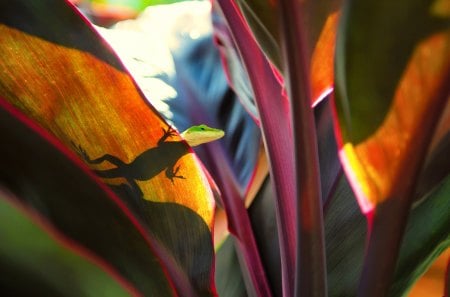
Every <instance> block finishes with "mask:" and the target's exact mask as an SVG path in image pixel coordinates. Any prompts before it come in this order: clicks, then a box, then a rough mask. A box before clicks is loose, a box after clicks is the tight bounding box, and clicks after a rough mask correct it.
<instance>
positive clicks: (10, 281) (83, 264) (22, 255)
mask: <svg viewBox="0 0 450 297" xmlns="http://www.w3.org/2000/svg"><path fill="white" fill-rule="evenodd" d="M0 217H1V218H2V224H0V237H1V238H2V244H1V245H0V263H1V265H0V271H1V274H0V275H1V276H0V287H1V288H2V294H7V295H10V296H25V295H27V296H30V295H35V296H36V295H39V296H50V295H52V296H56V295H64V296H74V297H75V296H141V294H140V293H139V292H137V291H136V289H135V288H133V287H132V286H131V285H130V284H129V283H128V282H126V281H125V280H124V279H122V278H121V277H120V275H119V274H117V272H116V271H114V270H113V269H112V268H111V267H109V266H108V265H106V264H105V263H104V262H103V261H102V260H100V259H99V258H97V257H95V256H94V255H92V254H91V253H89V252H87V251H86V250H85V249H83V248H82V247H80V246H77V245H76V244H75V243H74V242H72V241H71V240H69V239H68V238H65V237H64V236H63V235H62V234H60V233H58V232H57V231H56V230H54V228H53V227H52V226H51V225H50V224H48V222H45V220H43V219H42V218H41V217H39V216H38V215H37V214H36V213H33V212H31V211H30V210H29V209H26V208H25V207H24V205H21V203H19V202H18V201H15V198H14V197H13V196H12V195H11V194H10V193H7V192H6V191H4V190H2V189H0Z"/></svg>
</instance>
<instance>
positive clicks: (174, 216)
mask: <svg viewBox="0 0 450 297" xmlns="http://www.w3.org/2000/svg"><path fill="white" fill-rule="evenodd" d="M175 135H176V134H175V130H173V129H172V128H168V129H167V130H164V129H163V135H162V136H161V138H160V139H159V140H158V142H157V145H156V146H155V147H152V148H149V149H147V150H145V151H144V152H142V153H141V154H139V155H138V156H137V157H136V158H135V159H134V160H132V161H131V162H129V163H126V162H124V161H122V160H121V159H119V158H118V157H116V156H114V155H111V154H104V155H103V156H101V157H99V158H96V159H91V158H90V156H89V155H88V154H87V152H86V151H85V150H84V149H83V148H82V146H80V145H78V146H77V145H75V143H72V145H73V146H74V147H75V149H76V150H77V152H78V154H79V155H80V156H81V157H82V158H83V159H84V160H85V161H86V162H87V163H88V164H101V163H103V162H109V163H110V164H112V165H114V166H115V167H113V168H110V169H105V170H93V171H94V173H96V175H98V176H99V177H101V178H104V179H112V178H124V179H125V180H126V183H122V184H118V185H114V184H109V187H110V188H111V190H112V191H113V192H115V193H116V194H117V196H118V197H120V198H121V199H122V201H124V202H125V203H126V205H127V206H128V207H129V208H130V209H131V210H132V212H133V213H134V214H135V215H136V216H137V217H139V218H140V221H141V222H142V223H143V224H144V225H145V226H146V227H147V230H148V232H149V233H150V234H151V235H152V236H155V237H156V238H157V239H158V240H159V241H160V242H161V243H162V244H163V245H164V246H165V247H166V248H167V249H168V250H169V251H170V255H171V256H172V257H173V258H174V260H175V261H176V262H177V263H178V265H180V267H181V268H182V269H183V271H185V272H186V275H187V276H188V278H189V280H190V283H191V284H192V285H193V288H194V290H195V291H196V293H197V295H198V296H213V295H214V293H213V292H212V291H211V287H210V280H211V278H212V277H213V269H212V267H213V258H214V248H213V245H212V235H211V232H210V230H209V228H208V226H207V225H206V223H205V221H204V220H203V219H202V218H201V217H200V216H199V215H198V214H197V213H195V212H194V211H193V210H191V209H189V208H187V207H186V206H183V205H180V204H177V203H168V202H164V203H161V202H153V201H149V200H146V199H143V198H144V194H143V192H142V190H141V188H140V187H139V185H138V184H137V182H136V181H146V180H150V179H152V178H153V177H155V176H157V175H158V174H160V173H161V172H163V171H164V172H165V176H166V177H167V178H168V179H170V180H171V181H172V182H174V179H176V178H178V179H185V177H184V176H182V175H180V174H179V170H180V166H176V164H177V162H178V160H179V159H180V158H181V157H182V156H184V155H185V154H187V153H189V152H190V150H189V147H188V145H187V144H186V143H185V141H168V139H169V138H170V137H172V136H175ZM192 199H195V197H192ZM174 230H176V236H173V234H174ZM193 230H195V232H192V231H193ZM186 251H189V252H188V253H187V252H186Z"/></svg>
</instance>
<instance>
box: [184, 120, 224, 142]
mask: <svg viewBox="0 0 450 297" xmlns="http://www.w3.org/2000/svg"><path fill="white" fill-rule="evenodd" d="M224 135H225V132H223V131H222V130H220V129H215V128H211V127H208V126H206V125H198V126H192V127H190V128H188V129H186V131H184V132H182V133H181V136H182V137H183V138H184V140H186V142H187V143H188V144H189V145H190V146H197V145H200V144H203V143H208V142H211V141H214V140H217V139H219V138H222V137H223V136H224Z"/></svg>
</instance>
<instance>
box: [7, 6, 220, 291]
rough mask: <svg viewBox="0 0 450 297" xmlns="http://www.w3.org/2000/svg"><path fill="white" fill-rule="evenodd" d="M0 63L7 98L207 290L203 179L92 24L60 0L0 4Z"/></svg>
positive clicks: (208, 217)
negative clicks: (126, 208) (73, 156)
mask: <svg viewBox="0 0 450 297" xmlns="http://www.w3.org/2000/svg"><path fill="white" fill-rule="evenodd" d="M50 11H51V13H50ZM0 57H1V60H0V92H1V93H2V94H4V95H5V98H6V99H7V100H8V101H9V102H11V103H12V104H13V105H14V106H16V107H17V108H19V109H20V110H21V111H23V112H24V113H25V114H27V115H28V116H29V117H31V118H32V119H33V120H35V121H36V122H38V123H39V124H40V125H41V126H42V127H44V128H45V129H46V130H48V131H50V132H51V133H52V134H53V135H55V136H56V137H57V138H58V139H59V140H60V141H62V142H63V143H64V144H65V145H66V146H68V147H70V148H71V149H72V150H73V151H75V152H77V153H78V154H79V155H80V157H82V158H83V159H84V160H85V161H86V163H87V164H88V165H89V166H90V167H91V169H93V170H95V172H96V173H97V175H99V176H100V177H102V178H103V180H104V182H105V183H106V184H108V185H109V186H110V187H111V189H113V190H114V191H115V192H116V193H117V194H118V195H119V196H120V197H121V198H122V199H123V200H124V201H125V202H126V203H127V204H128V205H129V206H131V207H133V208H134V209H135V212H136V215H138V216H139V217H140V218H141V219H142V220H143V221H144V222H145V223H146V224H147V226H148V227H149V229H150V230H151V231H150V232H151V233H152V234H154V235H155V236H157V237H158V239H159V240H160V241H161V242H162V243H163V244H164V245H165V246H166V247H167V248H169V249H170V250H171V251H172V253H173V254H172V255H173V256H174V257H175V258H176V260H177V261H178V262H179V264H180V265H181V266H182V267H183V269H185V270H186V272H187V273H188V274H189V276H190V278H191V281H192V282H193V283H194V287H196V289H198V290H199V291H213V290H214V289H213V288H212V287H211V286H212V285H213V284H212V283H211V280H212V276H211V275H212V269H211V263H212V241H211V234H210V230H211V228H212V218H213V209H214V201H213V197H212V191H211V189H210V188H209V186H208V182H207V178H206V176H205V174H204V173H203V171H202V170H201V167H200V165H199V164H198V162H197V160H196V158H195V156H194V155H193V154H192V150H191V149H190V148H189V147H188V145H187V144H186V143H185V142H184V141H183V140H182V139H181V138H180V137H179V136H178V134H177V133H176V132H172V131H170V130H169V129H170V128H169V126H168V125H167V124H166V123H165V122H164V120H163V119H162V118H161V117H160V116H159V115H158V113H157V112H156V111H155V110H154V109H153V107H152V106H151V105H150V104H149V103H148V102H147V101H146V100H145V98H144V97H143V96H142V93H141V92H140V91H139V90H138V89H137V88H136V85H135V83H134V81H133V80H132V79H131V77H130V76H129V74H128V73H127V72H126V70H125V69H124V67H123V66H122V65H121V63H120V62H119V60H118V59H117V57H116V56H115V55H114V53H113V52H112V51H111V50H110V48H109V47H108V46H106V45H105V43H104V42H103V41H101V39H100V37H99V36H98V35H97V33H96V32H95V31H94V30H93V29H92V27H90V26H89V25H88V24H87V23H86V22H85V21H84V20H83V18H82V17H81V16H80V15H79V14H78V13H77V12H76V11H75V10H74V9H73V8H71V7H70V6H68V5H67V4H66V3H64V2H63V1H53V0H46V1H40V2H30V1H15V2H2V3H1V4H0ZM178 206H180V207H181V208H182V209H186V210H187V212H189V214H187V212H186V211H184V210H183V214H182V215H179V213H178V210H177V209H181V208H180V207H178ZM177 213H178V216H177ZM191 215H193V216H196V217H198V218H199V220H200V222H201V223H200V224H197V223H199V222H197V221H196V220H195V219H192V218H191ZM202 224H203V225H204V226H206V229H205V228H201V225H202ZM180 228H181V229H180ZM180 234H181V235H180ZM194 234H195V236H194ZM175 235H176V236H175ZM194 239H198V241H200V242H201V244H200V246H201V249H199V248H198V246H199V244H198V242H197V240H194ZM182 242H183V243H186V244H187V245H183V244H181V243H182ZM187 254H188V255H189V257H186V255H187ZM205 255H209V256H207V257H205ZM198 257H202V258H201V259H200V258H198ZM199 263H201V265H199ZM208 294H209V293H208Z"/></svg>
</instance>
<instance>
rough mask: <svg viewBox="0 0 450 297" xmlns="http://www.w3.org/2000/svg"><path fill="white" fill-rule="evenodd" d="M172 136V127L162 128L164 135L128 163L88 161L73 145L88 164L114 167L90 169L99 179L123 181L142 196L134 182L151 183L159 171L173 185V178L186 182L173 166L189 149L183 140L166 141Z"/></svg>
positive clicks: (107, 156) (113, 159)
mask: <svg viewBox="0 0 450 297" xmlns="http://www.w3.org/2000/svg"><path fill="white" fill-rule="evenodd" d="M175 135H176V134H175V130H174V129H172V128H171V127H169V128H168V129H167V130H164V129H163V135H162V136H161V138H160V139H159V140H158V143H157V146H155V147H152V148H150V149H148V150H146V151H144V152H142V153H141V154H140V155H138V156H137V157H136V158H135V159H134V160H132V161H131V162H130V163H125V162H124V161H122V160H121V159H119V158H118V157H116V156H114V155H110V154H104V155H103V156H101V157H99V158H96V159H91V158H90V157H89V155H88V154H87V153H86V151H85V150H84V149H83V148H82V147H81V146H80V145H78V146H77V145H75V144H74V143H72V144H73V145H74V146H75V149H76V150H77V152H78V154H79V155H80V156H81V157H82V158H83V159H84V160H85V161H86V162H87V163H88V164H93V165H94V164H101V163H103V162H109V163H111V164H113V165H114V166H115V167H113V168H111V169H105V170H93V171H94V173H95V174H97V175H98V176H99V177H101V178H104V179H111V178H124V179H125V180H126V181H127V183H128V185H129V186H130V187H131V189H132V191H133V192H134V194H137V195H138V196H140V197H143V196H144V194H143V192H142V190H141V189H140V187H139V185H138V184H137V182H136V181H146V180H150V179H152V178H153V177H155V176H156V175H158V174H159V173H161V172H162V171H164V172H165V175H166V177H167V178H168V179H170V180H171V181H172V183H173V181H174V179H175V178H179V179H185V177H184V176H182V175H179V174H178V172H179V170H180V166H176V163H177V162H178V160H179V159H180V158H181V157H182V156H184V155H185V154H187V153H189V148H188V146H187V145H186V143H185V142H184V141H167V139H168V138H170V137H172V136H175ZM175 166H176V167H175Z"/></svg>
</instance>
